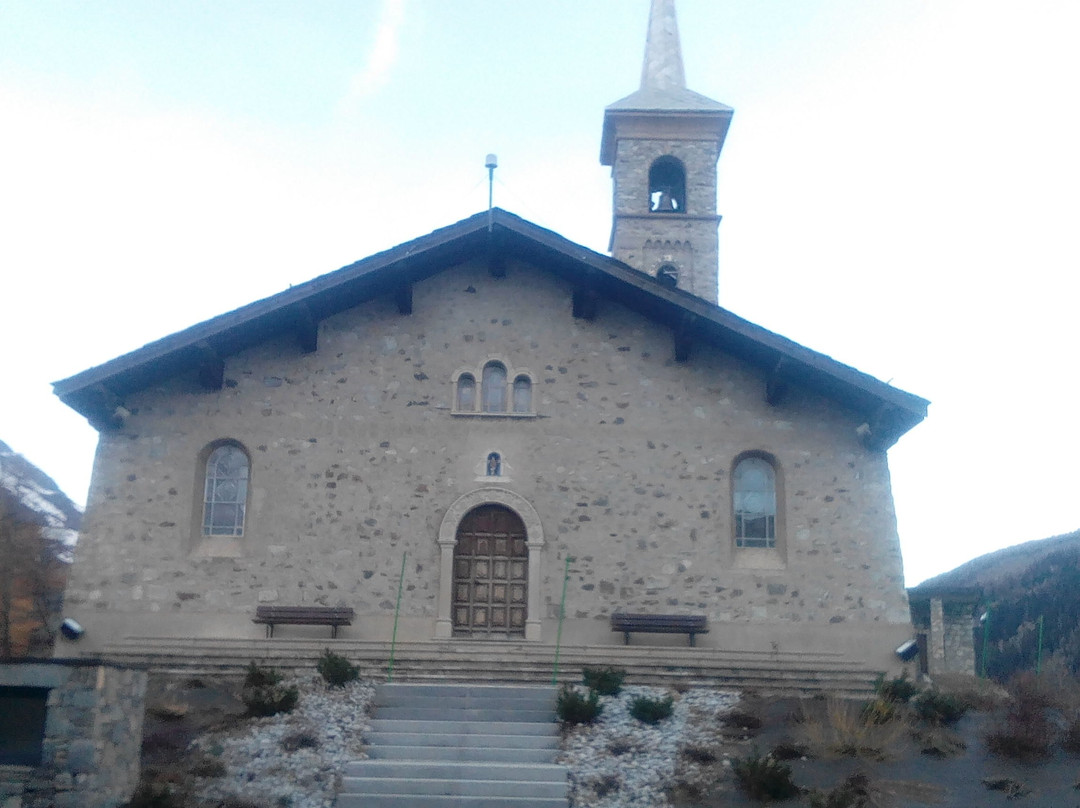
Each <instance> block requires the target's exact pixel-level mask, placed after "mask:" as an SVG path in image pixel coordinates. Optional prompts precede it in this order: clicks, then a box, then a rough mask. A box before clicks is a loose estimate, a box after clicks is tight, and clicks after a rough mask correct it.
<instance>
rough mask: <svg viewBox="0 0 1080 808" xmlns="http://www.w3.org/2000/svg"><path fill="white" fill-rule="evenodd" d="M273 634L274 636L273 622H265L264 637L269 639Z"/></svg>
mask: <svg viewBox="0 0 1080 808" xmlns="http://www.w3.org/2000/svg"><path fill="white" fill-rule="evenodd" d="M273 636H274V624H273V623H267V624H266V638H267V639H270V638H271V637H273Z"/></svg>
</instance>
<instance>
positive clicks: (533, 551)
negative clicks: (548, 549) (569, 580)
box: [525, 541, 544, 642]
mask: <svg viewBox="0 0 1080 808" xmlns="http://www.w3.org/2000/svg"><path fill="white" fill-rule="evenodd" d="M525 546H526V547H527V548H528V550H529V572H528V576H529V577H528V587H529V592H528V595H527V596H526V597H527V598H528V602H527V603H528V606H527V608H528V612H527V616H526V618H525V639H526V640H533V641H535V642H539V640H540V568H541V567H542V566H543V565H544V543H543V542H542V541H527V542H525Z"/></svg>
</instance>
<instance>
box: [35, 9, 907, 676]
mask: <svg viewBox="0 0 1080 808" xmlns="http://www.w3.org/2000/svg"><path fill="white" fill-rule="evenodd" d="M731 118H732V110H731V108H730V107H727V106H725V105H723V104H720V103H718V102H716V101H713V100H711V99H709V98H706V97H704V96H702V95H699V94H697V93H695V92H693V91H691V90H689V89H688V88H687V87H686V82H685V79H684V74H683V63H682V54H681V51H680V46H679V38H678V31H677V28H676V24H675V16H674V7H673V0H653V3H652V9H651V16H650V21H649V31H648V38H647V45H646V52H645V59H644V67H643V71H642V76H641V85H640V89H638V90H637V91H636V92H634V93H632V94H631V95H629V96H627V97H626V98H623V99H621V100H619V101H616V102H615V103H613V104H611V105H610V106H609V107H607V109H606V110H605V112H604V123H603V131H602V134H601V146H600V159H601V162H602V163H603V164H604V165H606V166H610V167H611V171H612V179H613V185H614V190H613V217H612V231H611V255H604V254H600V253H597V252H594V251H592V250H590V249H587V248H585V247H583V246H581V245H579V244H575V243H573V242H571V241H569V240H567V239H565V238H563V237H561V236H560V235H558V234H557V233H553V232H551V231H549V230H546V229H544V228H541V227H539V226H537V225H535V224H532V223H530V222H528V221H526V220H524V219H521V218H519V217H517V216H515V215H512V214H511V213H508V212H506V211H503V210H499V209H494V210H492V211H490V212H489V211H484V212H481V213H479V214H477V215H475V216H473V217H471V218H468V219H465V220H463V221H460V222H457V223H455V224H450V225H449V226H447V227H445V228H443V229H440V230H436V231H435V232H432V233H429V234H427V235H423V236H420V237H419V238H417V239H415V240H414V241H410V242H408V243H405V244H402V245H400V246H397V247H395V248H393V249H390V250H387V251H386V252H382V253H379V254H377V255H373V256H370V257H367V258H364V259H362V260H359V261H357V262H356V263H354V264H351V265H349V266H346V267H344V268H342V269H339V270H337V271H334V272H330V273H328V274H325V275H322V276H320V277H317V278H315V279H314V280H312V281H309V282H307V283H303V284H300V285H298V286H294V287H292V288H290V289H288V290H287V291H284V292H281V293H280V294H277V295H274V296H273V297H269V298H267V299H264V300H260V301H257V302H255V303H252V304H250V305H248V306H245V307H243V308H240V309H237V310H236V311H232V312H229V313H226V314H222V315H221V316H219V317H216V318H214V319H212V320H209V321H206V322H203V323H200V324H198V325H195V326H192V327H191V328H189V329H187V330H184V331H181V332H179V333H176V334H173V335H170V336H167V337H165V338H163V339H161V340H159V341H157V342H154V343H151V344H149V345H146V346H145V347H142V348H139V349H138V350H135V351H133V352H131V353H129V354H126V355H124V356H121V357H118V358H116V359H113V360H111V361H109V362H106V363H105V364H102V365H100V366H97V367H94V368H91V369H89V370H87V371H85V372H83V373H80V374H78V375H76V376H73V377H71V378H68V379H65V380H63V381H61V382H58V383H56V385H55V391H56V394H57V395H58V396H59V397H60V398H61V399H62V400H63V401H64V402H65V403H66V404H68V405H69V406H70V407H72V408H74V409H75V410H76V411H78V412H79V413H81V414H83V415H84V416H85V417H86V418H87V419H88V420H89V421H90V422H91V423H92V424H93V425H94V426H95V427H96V428H97V429H98V430H99V431H100V442H99V446H98V450H97V456H96V460H95V465H94V473H93V482H92V484H91V489H90V493H89V502H88V507H87V511H86V515H85V518H84V520H83V526H82V534H81V538H80V540H79V544H78V547H77V551H76V558H75V563H74V567H73V570H72V573H71V581H70V585H69V588H68V594H67V601H66V615H67V616H69V617H72V618H74V619H76V620H77V621H78V622H79V623H80V624H81V626H82V628H83V630H84V631H85V635H84V636H83V637H82V639H81V640H80V643H79V645H78V646H73V647H72V648H73V649H75V650H76V651H77V652H78V653H99V652H102V651H107V650H108V648H109V647H110V644H116V643H118V642H120V641H122V640H124V639H125V638H139V637H153V638H159V640H160V638H164V640H161V641H164V642H168V638H176V639H177V640H178V641H179V640H180V639H185V640H198V639H199V638H218V639H235V640H237V641H240V640H250V639H253V638H262V637H263V627H262V626H259V625H256V624H254V623H253V622H252V618H253V616H254V615H255V612H256V608H257V607H259V606H260V605H282V606H303V605H311V606H314V605H325V606H337V605H339V606H348V607H351V608H353V609H354V610H355V612H356V618H355V620H354V622H353V623H352V625H351V626H347V627H343V628H342V629H341V630H340V632H339V633H338V637H339V638H340V639H339V641H342V640H356V641H377V642H389V640H390V638H391V634H392V632H394V631H395V609H396V608H397V606H398V597H399V594H400V618H399V621H398V623H397V625H396V631H397V637H398V638H399V640H405V641H409V642H430V643H431V644H432V645H433V647H439V648H443V649H446V648H448V647H452V645H453V644H454V643H463V642H467V641H503V642H505V641H508V640H513V641H516V642H519V643H525V644H535V645H537V646H546V647H553V646H554V644H555V642H556V638H557V636H560V637H561V642H562V643H563V645H565V646H566V647H568V648H579V649H580V648H589V647H613V648H615V647H618V646H621V644H622V643H623V641H624V638H623V636H622V634H621V633H619V632H613V631H612V628H611V624H610V618H611V616H612V615H613V614H615V613H624V612H629V613H640V614H674V615H691V614H693V615H704V616H705V617H706V618H707V621H708V628H709V631H708V633H707V634H704V635H702V636H701V637H700V638H698V640H697V644H698V647H699V649H701V650H702V651H703V652H704V651H705V650H706V649H709V648H714V649H744V650H746V651H761V652H766V651H769V650H770V649H772V650H773V651H776V650H778V649H779V650H782V651H789V652H797V651H800V650H807V649H813V650H815V651H819V652H828V653H832V654H835V655H836V656H837V658H842V659H847V660H850V661H851V662H852V664H856V663H859V664H866V665H871V666H879V667H881V668H885V667H888V666H889V665H890V660H893V661H895V660H894V659H893V657H892V653H893V650H894V649H895V648H896V647H897V646H898V645H899V644H900V643H902V642H904V641H905V640H907V639H909V638H910V637H911V635H912V625H911V619H910V616H909V612H908V601H907V596H906V594H905V590H904V579H903V567H902V561H901V555H900V547H899V542H898V537H897V531H896V521H895V516H894V511H893V501H892V494H891V490H890V482H889V469H888V462H887V455H886V452H887V450H888V448H889V447H890V446H891V445H893V444H894V443H895V442H896V441H897V440H898V439H899V438H900V437H901V436H902V435H903V434H904V433H905V432H906V431H907V430H909V429H911V428H912V427H913V426H915V425H916V424H918V423H919V422H920V421H921V420H922V419H923V418H924V417H925V415H926V409H927V402H926V401H925V400H924V399H922V398H919V397H917V396H915V395H912V394H909V393H906V392H903V391H901V390H898V389H896V388H894V387H891V386H890V385H888V384H885V383H883V382H881V381H878V380H877V379H875V378H872V377H870V376H868V375H865V374H863V373H860V372H859V371H857V370H855V369H854V368H851V367H848V366H846V365H843V364H841V363H839V362H837V361H835V360H833V359H831V358H829V357H827V356H824V355H822V354H820V353H816V352H814V351H813V350H811V349H809V348H806V347H803V346H802V345H799V344H796V343H794V342H792V341H791V340H788V339H785V338H784V337H782V336H780V335H778V334H775V333H772V332H770V331H767V330H766V329H764V328H761V327H760V326H757V325H754V324H753V323H751V322H748V321H746V320H744V319H742V318H740V317H738V316H737V315H735V314H733V313H732V312H730V311H728V310H726V309H724V308H721V307H720V306H718V305H717V271H718V267H717V263H718V258H717V238H718V225H719V220H720V217H719V215H718V214H717V211H716V198H717V193H716V190H717V189H716V183H717V179H716V176H717V175H716V165H717V161H718V159H719V157H720V153H721V150H722V148H723V146H724V139H725V136H726V134H727V130H728V126H729V124H730V122H731ZM736 271H737V268H736ZM402 570H404V574H403V575H402ZM564 579H565V612H563V614H565V622H564V623H563V624H562V626H561V634H560V624H559V618H560V613H561V605H562V603H563V592H564ZM399 580H401V581H402V585H401V586H400V592H399ZM327 634H328V632H327V631H326V630H325V628H322V629H317V628H310V627H303V626H298V627H288V628H283V629H280V630H279V633H278V635H276V637H279V638H280V637H281V636H283V635H284V636H293V637H311V638H313V641H314V639H315V638H317V639H318V642H319V643H320V650H321V646H322V644H323V643H325V642H326V640H325V639H324V638H325V637H326V635H327ZM277 641H278V640H277V639H275V640H268V641H267V642H268V643H273V642H277ZM632 644H633V645H645V646H657V647H666V646H670V647H674V646H676V645H683V646H685V645H686V638H685V637H666V636H640V637H639V636H638V635H634V636H633V638H632ZM658 653H661V654H663V653H664V652H663V651H662V650H661V651H658Z"/></svg>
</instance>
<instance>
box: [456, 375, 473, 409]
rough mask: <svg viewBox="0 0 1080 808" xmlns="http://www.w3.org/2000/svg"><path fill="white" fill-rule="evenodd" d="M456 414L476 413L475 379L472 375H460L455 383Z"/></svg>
mask: <svg viewBox="0 0 1080 808" xmlns="http://www.w3.org/2000/svg"><path fill="white" fill-rule="evenodd" d="M457 409H458V412H475V411H476V379H474V378H473V377H472V374H469V373H462V374H461V375H460V376H459V377H458V382H457Z"/></svg>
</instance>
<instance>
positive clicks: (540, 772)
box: [345, 760, 566, 784]
mask: <svg viewBox="0 0 1080 808" xmlns="http://www.w3.org/2000/svg"><path fill="white" fill-rule="evenodd" d="M345 777H346V778H354V779H365V780H368V779H393V778H401V779H406V780H414V779H425V780H447V779H462V780H513V781H515V782H517V781H533V782H544V783H562V784H565V783H566V767H565V766H558V765H555V764H554V763H524V764H521V763H503V762H499V761H491V762H488V763H484V764H478V763H473V762H467V761H466V762H452V761H446V762H440V761H430V760H354V761H352V762H351V763H347V764H346V765H345Z"/></svg>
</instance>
